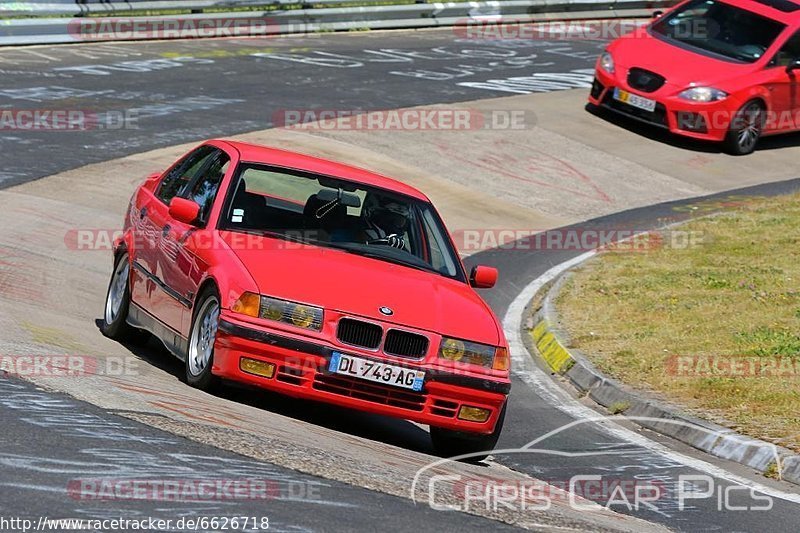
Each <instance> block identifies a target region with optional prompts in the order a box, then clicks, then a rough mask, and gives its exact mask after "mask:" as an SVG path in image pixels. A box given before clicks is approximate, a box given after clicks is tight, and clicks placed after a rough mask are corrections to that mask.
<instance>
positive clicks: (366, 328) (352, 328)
mask: <svg viewBox="0 0 800 533" xmlns="http://www.w3.org/2000/svg"><path fill="white" fill-rule="evenodd" d="M336 337H337V338H338V339H339V340H340V341H342V342H343V343H345V344H350V345H351V346H359V347H361V348H366V349H368V350H375V349H377V348H378V346H380V345H381V338H382V337H383V329H382V328H381V327H380V326H379V325H377V324H371V323H369V322H362V321H360V320H353V319H352V318H342V319H341V320H339V326H338V328H337V329H336Z"/></svg>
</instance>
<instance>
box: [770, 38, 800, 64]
mask: <svg viewBox="0 0 800 533" xmlns="http://www.w3.org/2000/svg"><path fill="white" fill-rule="evenodd" d="M796 59H800V32H797V33H795V34H794V35H792V36H791V37H789V40H788V41H786V43H784V45H783V46H781V49H780V50H778V53H777V54H775V59H773V60H772V63H771V65H773V66H776V65H777V66H781V67H786V66H789V64H790V63H792V62H793V61H794V60H796Z"/></svg>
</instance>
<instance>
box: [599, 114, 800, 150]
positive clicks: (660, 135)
mask: <svg viewBox="0 0 800 533" xmlns="http://www.w3.org/2000/svg"><path fill="white" fill-rule="evenodd" d="M584 109H586V111H587V112H589V113H591V114H592V115H594V116H596V117H598V118H601V119H603V120H605V121H606V122H608V123H610V124H613V125H615V126H617V127H619V128H622V129H626V130H628V131H630V132H633V133H635V134H637V135H640V136H642V137H645V138H647V139H650V140H651V141H657V142H660V143H663V144H667V145H669V146H673V147H675V148H680V149H682V150H689V151H691V152H699V153H705V154H721V153H724V152H723V150H722V147H721V145H719V144H718V143H714V142H710V141H700V140H697V139H690V138H687V137H681V136H680V135H675V134H674V133H670V132H669V131H667V130H665V129H663V128H659V127H657V126H651V125H649V124H644V123H642V122H639V121H637V120H634V119H632V118H629V117H626V116H624V115H618V114H617V113H614V112H611V111H607V110H605V109H602V108H599V107H597V106H594V105H592V104H586V106H585V107H584ZM792 146H800V132H795V133H785V134H780V135H769V136H766V137H762V138H761V139H760V140H759V141H758V147H757V148H756V151H758V152H761V151H767V150H778V149H780V148H788V147H792ZM731 157H735V156H731ZM745 157H746V156H745Z"/></svg>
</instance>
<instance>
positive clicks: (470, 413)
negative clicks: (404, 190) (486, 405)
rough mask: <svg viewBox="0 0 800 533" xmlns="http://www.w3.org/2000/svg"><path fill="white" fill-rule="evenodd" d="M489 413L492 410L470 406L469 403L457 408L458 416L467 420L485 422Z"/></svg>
mask: <svg viewBox="0 0 800 533" xmlns="http://www.w3.org/2000/svg"><path fill="white" fill-rule="evenodd" d="M490 414H492V412H491V411H490V410H489V409H481V408H480V407H471V406H469V405H462V406H461V409H459V410H458V418H459V419H460V420H468V421H469V422H486V421H487V420H489V415H490Z"/></svg>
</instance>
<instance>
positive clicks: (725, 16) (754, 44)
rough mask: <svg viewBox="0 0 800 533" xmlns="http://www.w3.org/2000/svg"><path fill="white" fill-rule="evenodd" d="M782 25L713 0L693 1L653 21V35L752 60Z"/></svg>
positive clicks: (744, 59)
mask: <svg viewBox="0 0 800 533" xmlns="http://www.w3.org/2000/svg"><path fill="white" fill-rule="evenodd" d="M784 28H785V26H784V25H783V24H781V23H780V22H777V21H775V20H772V19H769V18H766V17H762V16H761V15H757V14H755V13H753V12H750V11H746V10H744V9H740V8H738V7H734V6H732V5H729V4H725V3H723V2H717V1H715V0H695V1H694V2H689V3H688V4H686V5H684V6H683V7H681V8H678V9H677V10H675V11H673V12H671V13H669V14H668V15H666V16H664V17H662V18H661V19H659V20H657V21H656V22H655V23H653V25H652V26H651V31H652V32H653V34H654V35H656V36H662V37H665V38H667V39H669V40H673V41H678V42H680V43H683V44H686V45H689V46H691V47H693V48H698V49H700V50H703V51H706V52H710V53H712V54H715V55H718V56H722V57H724V58H728V59H735V60H737V61H744V62H747V63H753V62H755V61H758V59H760V58H761V57H763V56H764V53H765V52H766V51H767V49H768V48H769V47H770V46H771V45H772V43H773V42H775V39H777V38H778V36H779V35H780V34H781V32H782V31H783V30H784Z"/></svg>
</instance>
